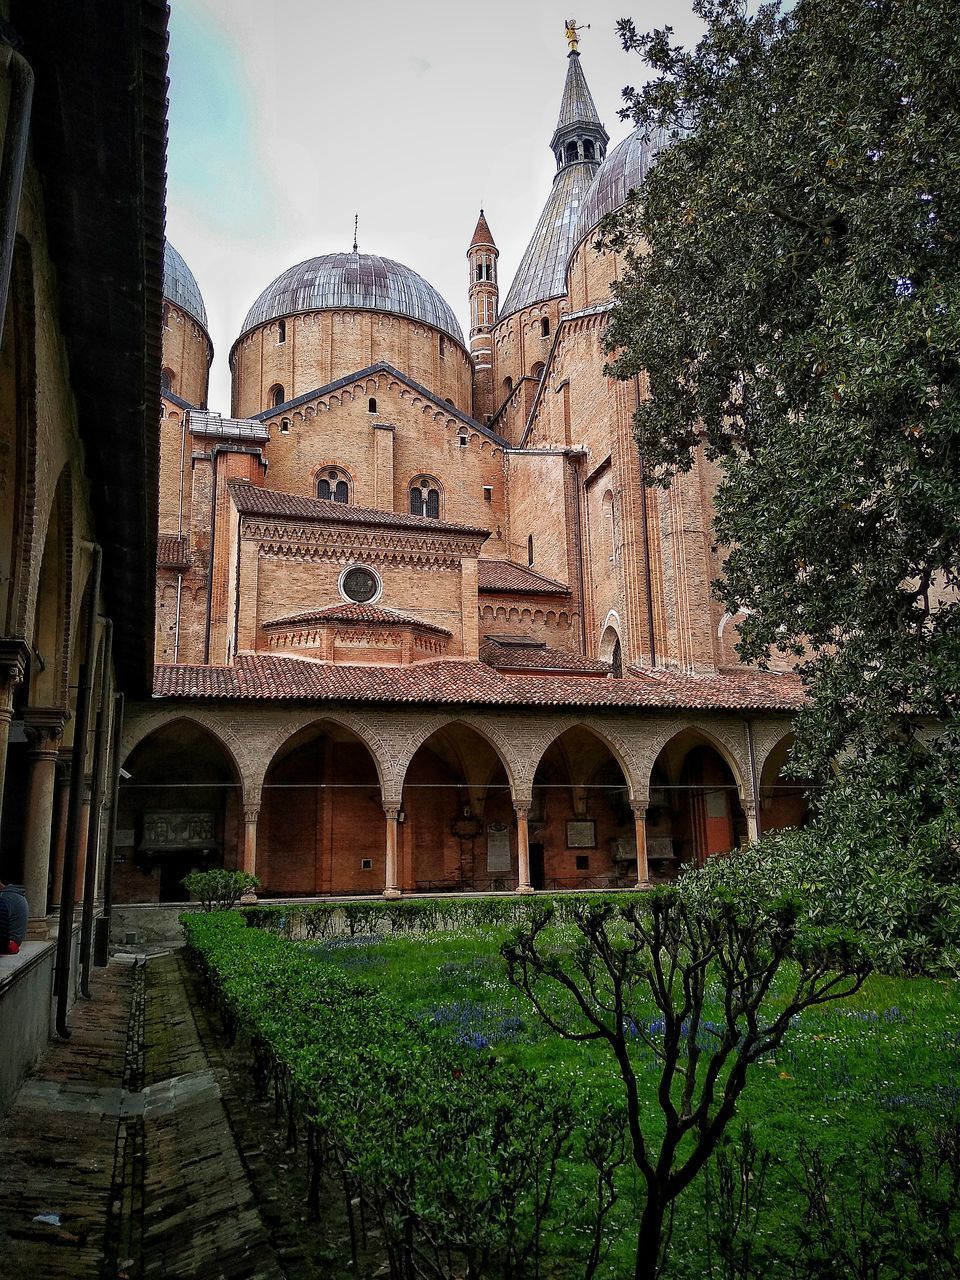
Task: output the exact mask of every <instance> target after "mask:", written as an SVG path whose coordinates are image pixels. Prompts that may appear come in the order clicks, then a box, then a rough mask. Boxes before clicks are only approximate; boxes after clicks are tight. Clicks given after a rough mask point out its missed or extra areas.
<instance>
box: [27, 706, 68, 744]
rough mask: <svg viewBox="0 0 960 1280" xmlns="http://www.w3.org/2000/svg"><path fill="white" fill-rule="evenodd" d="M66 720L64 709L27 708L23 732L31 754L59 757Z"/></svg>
mask: <svg viewBox="0 0 960 1280" xmlns="http://www.w3.org/2000/svg"><path fill="white" fill-rule="evenodd" d="M66 719H67V717H66V713H65V711H64V710H63V708H62V707H25V708H24V711H23V730H24V733H25V734H26V735H27V742H28V743H29V744H30V751H31V753H32V754H35V755H54V756H56V755H58V754H59V752H60V738H61V736H62V734H63V726H64V724H65V723H66Z"/></svg>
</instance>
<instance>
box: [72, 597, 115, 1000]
mask: <svg viewBox="0 0 960 1280" xmlns="http://www.w3.org/2000/svg"><path fill="white" fill-rule="evenodd" d="M112 651H113V622H112V620H111V619H110V618H107V620H106V623H105V629H104V636H103V666H102V669H101V671H100V705H99V707H98V708H97V724H96V729H95V730H94V734H93V764H92V765H91V767H90V785H91V796H90V823H89V826H88V827H87V861H86V863H85V864H84V868H83V909H82V911H81V913H80V994H81V995H82V996H83V998H84V1000H89V999H90V998H91V997H90V961H91V948H92V945H93V910H94V901H95V899H96V895H97V869H98V864H99V853H100V811H101V809H102V807H103V738H104V722H105V721H106V718H107V690H108V688H109V684H110V660H111V655H112Z"/></svg>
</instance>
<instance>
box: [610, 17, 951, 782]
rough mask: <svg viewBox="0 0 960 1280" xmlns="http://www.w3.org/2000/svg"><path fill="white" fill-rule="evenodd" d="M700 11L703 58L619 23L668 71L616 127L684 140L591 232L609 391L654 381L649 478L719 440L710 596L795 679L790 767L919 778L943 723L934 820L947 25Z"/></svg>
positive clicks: (647, 418)
mask: <svg viewBox="0 0 960 1280" xmlns="http://www.w3.org/2000/svg"><path fill="white" fill-rule="evenodd" d="M694 9H695V10H696V12H697V13H698V14H699V15H700V16H701V18H702V19H703V20H704V22H705V27H706V30H705V34H704V36H703V38H702V39H701V41H700V43H699V44H698V45H697V47H696V48H695V49H693V50H684V49H682V48H680V47H678V46H676V45H674V44H673V43H672V38H671V30H670V28H665V29H664V30H660V31H655V32H652V33H650V34H647V35H639V34H638V33H637V31H636V29H635V27H634V25H633V23H632V22H630V21H628V20H625V21H623V22H621V23H620V34H621V37H622V40H623V43H624V45H625V47H626V48H628V49H634V50H635V51H637V52H638V53H640V54H641V55H642V56H643V58H644V60H645V61H646V63H647V64H648V66H649V67H650V68H651V69H652V71H653V73H654V74H653V77H652V79H651V80H650V81H649V83H647V84H646V85H644V87H642V88H641V89H639V90H633V89H628V90H626V91H625V98H626V101H627V103H628V107H627V109H626V111H625V112H624V114H629V115H632V117H633V118H634V119H635V120H636V121H637V123H638V124H640V125H642V126H645V127H647V128H649V129H650V130H654V129H665V130H666V131H667V132H668V133H669V134H670V136H672V137H673V139H674V141H673V143H672V145H670V146H669V147H668V148H666V149H665V150H664V151H663V152H661V155H660V157H659V159H658V161H657V163H656V164H655V165H654V166H653V167H652V169H651V171H650V173H649V175H648V177H647V179H646V180H645V182H644V184H643V186H642V189H641V190H640V191H639V192H637V193H635V195H634V196H633V197H632V198H631V200H630V201H629V202H628V204H627V206H626V207H625V209H623V210H622V211H620V212H619V213H618V214H614V215H612V216H611V217H610V218H608V219H607V220H606V222H605V223H604V224H603V226H602V228H601V235H602V238H603V242H604V244H606V245H607V246H611V247H614V248H618V249H620V250H621V251H623V252H624V253H625V255H626V258H627V267H626V270H625V272H624V274H623V276H622V279H621V281H620V283H619V284H618V285H617V286H616V288H615V293H616V305H615V308H614V311H613V314H612V319H611V323H610V326H609V329H608V339H607V341H608V350H609V351H610V352H611V354H612V357H613V358H612V364H611V368H612V371H613V372H614V373H615V374H616V375H617V376H619V377H623V378H628V377H633V376H634V375H635V374H641V375H643V376H645V377H646V378H647V379H648V387H649V398H647V399H646V400H645V401H644V402H643V404H642V405H641V407H640V409H639V411H638V413H637V419H636V421H637V436H638V441H639V444H640V448H641V452H642V454H643V457H644V459H645V462H646V464H647V471H648V475H649V476H651V477H652V479H653V480H654V481H655V482H658V483H669V480H670V478H671V476H672V475H673V474H674V473H675V472H676V471H678V470H685V469H687V468H689V467H690V466H691V464H692V461H693V457H694V453H695V451H696V449H697V448H698V446H700V445H701V444H702V445H703V446H704V447H705V449H706V452H707V455H708V456H709V457H712V458H714V459H719V460H721V463H722V475H723V480H722V483H721V486H720V489H719V493H718V496H717V510H716V533H717V536H718V540H719V541H720V543H721V544H722V545H723V546H724V547H725V549H726V551H727V553H728V554H727V559H726V565H725V575H724V580H723V582H722V583H721V584H720V586H719V589H720V591H721V593H722V596H723V598H724V600H725V602H726V605H727V607H728V608H729V609H730V610H731V611H733V612H742V613H743V614H744V615H745V616H744V621H743V624H742V628H741V641H740V651H741V653H742V655H743V657H744V658H745V659H747V660H748V661H760V662H762V661H763V660H764V659H765V657H766V656H767V655H768V654H769V652H770V651H771V650H780V651H782V652H787V653H793V654H795V655H796V656H797V657H798V658H799V659H800V665H801V670H802V671H803V673H804V675H805V676H806V678H807V680H808V683H809V687H810V691H811V703H810V706H809V708H808V710H807V711H806V712H805V713H803V715H802V716H801V717H800V722H799V726H798V728H799V734H798V739H799V742H798V752H797V756H798V763H799V765H800V766H801V767H802V768H803V769H804V770H805V771H809V772H813V771H816V770H819V771H822V770H823V769H824V767H825V765H826V762H827V761H828V759H829V758H830V757H832V756H834V755H836V754H837V753H838V752H841V751H846V752H847V754H848V757H850V758H856V757H860V758H861V759H862V758H865V757H872V758H876V757H878V756H882V755H884V754H885V753H886V754H889V752H888V751H887V749H888V748H889V746H890V745H891V743H894V744H896V752H899V754H900V758H901V759H903V758H906V757H907V756H909V744H910V743H911V742H915V740H916V736H917V734H918V732H920V731H921V726H922V724H923V722H924V721H926V722H927V724H929V722H930V720H932V719H935V720H937V721H939V722H940V724H941V725H946V726H947V727H948V733H947V735H946V737H945V738H944V740H943V741H942V749H941V750H940V751H938V752H937V753H936V757H935V758H933V757H928V759H927V767H928V768H929V769H930V770H931V771H932V772H933V774H935V775H936V776H935V777H933V776H932V777H931V778H930V779H928V782H929V785H930V788H931V790H932V791H933V792H936V793H937V795H938V796H939V798H940V803H941V804H942V803H943V799H944V795H945V790H947V791H948V790H950V788H952V787H953V786H955V777H956V775H955V771H954V770H953V767H952V765H951V764H950V760H949V749H948V748H949V745H950V737H951V733H950V730H951V729H952V730H953V731H954V732H955V731H956V727H957V718H958V717H957V713H958V699H960V602H958V586H960V536H958V515H960V36H958V24H957V20H956V19H957V16H958V12H957V7H956V5H955V4H952V3H948V2H947V0H798V3H797V4H796V5H795V6H794V7H793V8H791V9H789V10H788V11H785V10H784V8H783V7H782V6H781V5H780V4H778V3H774V4H767V5H763V6H762V7H761V8H759V9H758V10H757V11H756V12H755V13H754V14H753V15H752V16H751V15H750V14H749V13H748V12H747V10H746V6H745V5H743V4H741V3H739V0H697V2H696V3H695V4H694ZM905 746H906V748H907V750H906V751H904V747H905ZM896 752H895V753H894V754H896ZM910 767H911V768H912V767H913V765H911V766H910Z"/></svg>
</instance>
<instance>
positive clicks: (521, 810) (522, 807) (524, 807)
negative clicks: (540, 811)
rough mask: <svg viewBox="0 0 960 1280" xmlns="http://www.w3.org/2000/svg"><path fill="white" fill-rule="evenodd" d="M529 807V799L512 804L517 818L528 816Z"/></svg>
mask: <svg viewBox="0 0 960 1280" xmlns="http://www.w3.org/2000/svg"><path fill="white" fill-rule="evenodd" d="M530 807H531V805H530V802H529V801H526V802H525V803H523V804H515V805H514V806H513V812H514V813H515V814H516V815H517V817H518V818H528V817H529V816H530Z"/></svg>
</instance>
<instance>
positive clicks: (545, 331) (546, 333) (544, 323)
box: [540, 316, 550, 338]
mask: <svg viewBox="0 0 960 1280" xmlns="http://www.w3.org/2000/svg"><path fill="white" fill-rule="evenodd" d="M540 335H541V337H543V338H549V337H550V321H549V320H548V319H547V317H546V316H544V317H543V319H542V320H541V321H540Z"/></svg>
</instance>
